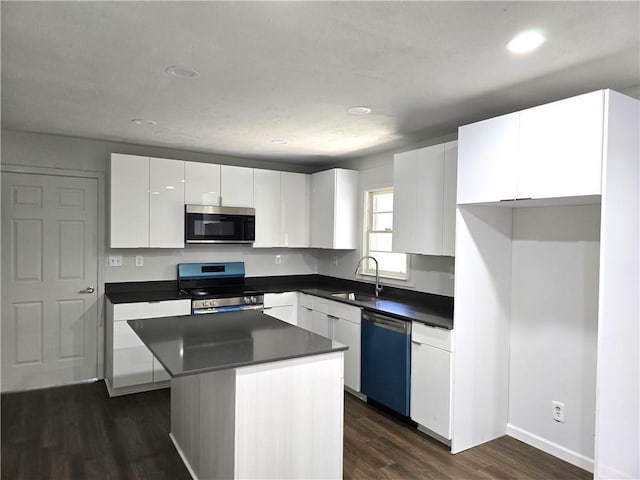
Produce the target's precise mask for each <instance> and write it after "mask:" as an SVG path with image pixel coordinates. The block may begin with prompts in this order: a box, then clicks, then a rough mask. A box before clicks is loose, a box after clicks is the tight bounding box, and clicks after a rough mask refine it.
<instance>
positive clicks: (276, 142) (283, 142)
mask: <svg viewBox="0 0 640 480" xmlns="http://www.w3.org/2000/svg"><path fill="white" fill-rule="evenodd" d="M271 143H273V144H274V145H286V144H287V141H286V140H285V139H284V138H274V139H273V140H271Z"/></svg>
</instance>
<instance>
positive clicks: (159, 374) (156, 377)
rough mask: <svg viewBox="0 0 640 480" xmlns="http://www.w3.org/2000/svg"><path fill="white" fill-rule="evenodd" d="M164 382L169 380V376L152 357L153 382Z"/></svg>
mask: <svg viewBox="0 0 640 480" xmlns="http://www.w3.org/2000/svg"><path fill="white" fill-rule="evenodd" d="M165 380H171V375H169V372H167V371H166V370H165V368H164V367H163V366H162V364H161V363H160V362H159V361H158V359H157V358H156V357H153V381H154V382H163V381H165Z"/></svg>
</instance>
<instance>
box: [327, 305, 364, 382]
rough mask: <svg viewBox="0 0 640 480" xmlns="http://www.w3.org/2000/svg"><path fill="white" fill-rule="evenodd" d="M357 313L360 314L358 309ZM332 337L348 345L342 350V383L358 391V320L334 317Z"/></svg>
mask: <svg viewBox="0 0 640 480" xmlns="http://www.w3.org/2000/svg"><path fill="white" fill-rule="evenodd" d="M358 310H360V309H358ZM358 315H360V312H359V311H358ZM334 318H335V317H334ZM333 339H334V340H335V341H336V342H340V343H343V344H345V345H348V346H349V350H347V351H346V352H344V384H345V386H347V387H349V388H351V389H352V390H355V391H356V392H359V391H360V322H357V323H356V322H352V321H351V320H347V319H344V318H335V320H334V322H333Z"/></svg>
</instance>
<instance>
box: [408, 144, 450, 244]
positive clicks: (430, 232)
mask: <svg viewBox="0 0 640 480" xmlns="http://www.w3.org/2000/svg"><path fill="white" fill-rule="evenodd" d="M414 178H415V179H416V180H415V181H416V182H417V188H416V194H417V195H416V200H417V208H416V213H417V215H416V218H415V223H416V235H415V237H416V249H415V250H414V251H413V252H409V253H421V254H425V255H441V254H442V211H443V199H444V144H440V145H433V146H431V147H427V148H421V149H420V150H418V170H417V172H416V175H415V176H414Z"/></svg>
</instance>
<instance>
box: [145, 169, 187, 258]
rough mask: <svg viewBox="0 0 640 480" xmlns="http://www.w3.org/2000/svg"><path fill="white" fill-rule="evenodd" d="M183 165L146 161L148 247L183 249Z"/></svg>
mask: <svg viewBox="0 0 640 480" xmlns="http://www.w3.org/2000/svg"><path fill="white" fill-rule="evenodd" d="M183 180H184V162H182V161H180V160H167V159H164V158H150V159H149V195H150V196H149V247H151V248H183V247H184V182H183Z"/></svg>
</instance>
